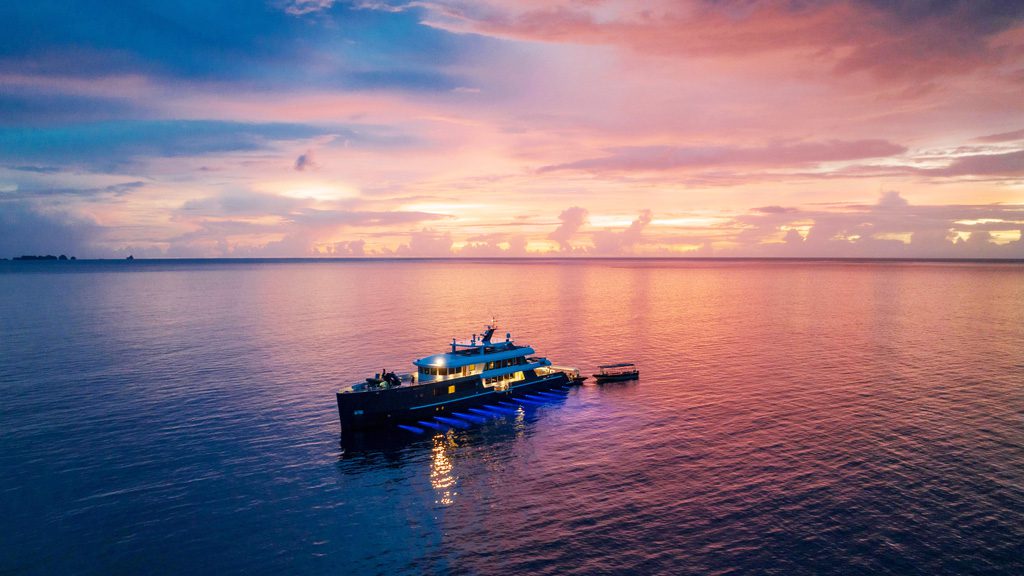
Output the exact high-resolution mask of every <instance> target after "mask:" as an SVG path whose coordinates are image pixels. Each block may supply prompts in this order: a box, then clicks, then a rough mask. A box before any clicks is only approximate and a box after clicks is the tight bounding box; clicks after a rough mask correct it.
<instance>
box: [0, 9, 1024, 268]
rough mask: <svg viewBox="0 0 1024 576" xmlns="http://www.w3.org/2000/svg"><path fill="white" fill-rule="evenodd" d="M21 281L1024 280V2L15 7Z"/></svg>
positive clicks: (7, 40)
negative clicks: (472, 270) (679, 259)
mask: <svg viewBox="0 0 1024 576" xmlns="http://www.w3.org/2000/svg"><path fill="white" fill-rule="evenodd" d="M0 19H2V20H0V21H2V24H0V27H2V30H3V33H2V34H0V257H7V258H10V257H12V256H17V255H20V254H45V253H53V254H59V253H67V254H69V255H71V254H74V255H77V256H78V257H80V258H83V257H124V256H126V255H128V254H134V255H135V256H136V257H263V256H267V257H279V256H287V257H298V256H333V257H348V256H371V257H374V256H375V257H382V256H452V255H455V256H471V257H478V256H533V255H538V256H557V255H573V256H617V255H636V256H851V257H1016V258H1024V240H1022V239H1021V230H1022V229H1024V3H1022V2H1010V1H1000V0H977V1H954V0H931V1H929V0H895V1H891V2H890V1H883V0H858V1H854V0H850V1H819V2H814V1H798V0H789V1H769V0H766V1H757V0H693V1H673V2H658V1H652V2H620V1H611V0H609V1H601V0H575V1H559V0H553V1H543V2H541V1H533V0H517V1H497V0H494V1H484V2H448V1H446V0H439V1H427V2H415V1H414V2H408V3H405V2H389V1H368V2H354V3H346V2H334V1H332V0H244V1H243V0H239V1H233V2H212V1H211V2H207V1H199V2H165V3H150V2H138V1H125V2H117V1H111V0H102V1H95V2H90V1H78V2H67V1H62V2H51V1H48V0H37V1H33V2H4V3H3V4H2V5H0Z"/></svg>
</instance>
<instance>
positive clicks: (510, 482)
mask: <svg viewBox="0 0 1024 576" xmlns="http://www.w3.org/2000/svg"><path fill="white" fill-rule="evenodd" d="M1022 303H1024V266H1022V265H1021V264H993V263H959V264H957V263H934V262H933V263H893V262H759V261H747V262H735V261H684V262H672V261H630V260H610V261H568V262H552V261H542V262H514V261H513V262H494V261H479V262H472V261H470V262H461V261H460V262H450V261H447V262H446V261H441V262H429V261H427V262H415V261H413V262H373V261H368V262H276V263H275V262H271V263H266V262H264V263H257V262H248V263H246V262H231V263H226V262H222V263H218V262H188V261H184V262H170V263H168V262H163V263H161V262H146V261H136V262H134V263H131V264H126V263H122V262H110V263H90V262H78V263H66V262H65V263H46V262H41V263H11V262H0V331H2V332H0V333H2V335H3V337H2V338H0V358H2V360H3V362H2V364H0V394H2V397H3V399H4V400H3V402H0V423H2V426H0V447H2V449H0V495H2V497H0V518H2V520H0V522H2V524H0V533H2V534H4V538H3V539H2V540H0V573H17V574H21V573H54V572H68V573H94V574H108V573H125V572H133V573H135V572H143V573H167V574H180V573H189V572H209V573H240V572H247V573H253V572H256V573H281V572H287V573H323V572H336V573H337V572H340V573H345V574H376V573H381V574H395V573H409V574H419V573H466V574H486V573H495V572H498V571H502V572H508V573H542V574H543V573H547V574H573V573H578V574H593V573H621V572H627V571H629V572H634V573H655V572H669V573H700V574H707V573H730V572H732V573H780V574H823V573H824V574H827V573H833V574H849V573H889V574H914V573H918V574H936V573H964V574H966V573H1004V574H1011V573H1021V572H1024V561H1022V557H1024V555H1022V554H1021V547H1020V546H1021V545H1020V542H1022V541H1024V435H1022V433H1021V430H1022V428H1021V422H1022V417H1024V393H1022V389H1024V352H1022V350H1024V305H1022ZM492 315H494V316H496V317H497V318H498V321H499V323H501V324H502V325H503V326H504V327H507V328H508V329H510V330H511V331H512V333H513V336H514V337H515V338H516V339H517V340H518V341H521V342H525V343H529V344H531V345H532V346H534V348H535V349H536V350H537V352H538V354H540V355H546V356H549V357H550V358H551V359H552V360H554V361H556V362H557V363H563V364H570V365H578V366H580V367H582V368H584V370H585V371H586V372H590V371H591V370H592V369H593V368H594V367H595V366H596V365H597V364H600V363H603V362H605V361H616V360H629V361H636V362H637V363H638V364H639V365H640V367H641V370H642V378H641V380H640V381H639V382H633V383H620V384H612V385H604V386H595V385H588V386H584V387H581V388H578V389H575V390H574V391H573V392H572V393H571V394H570V395H569V397H568V398H567V399H566V400H564V401H559V402H554V403H552V404H550V405H548V406H544V407H539V408H538V407H529V408H527V409H526V410H525V411H523V412H521V413H519V414H516V415H507V416H502V417H495V418H491V419H489V421H488V422H487V423H485V424H481V425H475V426H473V427H472V428H471V429H469V430H453V431H448V432H445V433H440V432H438V433H435V432H434V431H429V433H425V434H424V435H422V436H415V435H411V434H409V433H406V432H401V431H392V433H391V434H372V435H369V437H366V438H364V439H363V442H361V443H360V444H359V445H356V446H350V447H348V448H347V449H346V450H345V451H344V452H343V451H342V447H341V446H340V445H339V435H338V422H337V415H336V412H335V411H336V407H335V404H334V398H333V392H334V390H335V389H336V388H338V387H339V386H340V385H342V384H348V383H351V382H353V381H356V380H359V379H361V378H362V377H364V376H365V375H366V374H370V373H373V372H375V371H379V370H380V369H381V368H388V369H399V370H401V369H407V368H408V367H409V366H410V365H409V364H408V362H410V361H411V360H412V359H413V358H415V357H418V356H423V355H426V354H430V353H435V352H438V351H442V350H443V349H444V347H445V345H446V343H447V342H449V341H450V339H451V337H452V336H459V337H463V336H468V335H469V334H470V333H472V332H478V331H479V329H480V327H481V324H482V323H483V322H484V321H486V320H487V319H489V318H490V317H491V316H492Z"/></svg>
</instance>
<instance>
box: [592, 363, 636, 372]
mask: <svg viewBox="0 0 1024 576" xmlns="http://www.w3.org/2000/svg"><path fill="white" fill-rule="evenodd" d="M633 366H636V364H633V363H632V362H621V363H619V364H604V365H603V366H598V368H600V369H602V370H604V369H606V368H632V367H633Z"/></svg>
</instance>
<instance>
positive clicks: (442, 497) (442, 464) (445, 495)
mask: <svg viewBox="0 0 1024 576" xmlns="http://www.w3.org/2000/svg"><path fill="white" fill-rule="evenodd" d="M453 447H454V443H453V442H452V441H451V440H450V439H449V438H448V437H447V436H445V435H444V434H437V435H435V436H434V447H433V449H432V454H431V457H430V485H431V486H433V487H434V490H436V491H437V499H436V500H434V502H435V503H436V504H440V505H442V506H449V505H451V504H453V503H454V502H455V497H456V496H457V495H458V492H456V491H455V483H456V479H455V475H454V474H453V473H452V461H451V457H450V456H449V454H448V450H449V449H450V448H453Z"/></svg>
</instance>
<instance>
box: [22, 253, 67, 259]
mask: <svg viewBox="0 0 1024 576" xmlns="http://www.w3.org/2000/svg"><path fill="white" fill-rule="evenodd" d="M14 260H77V258H75V257H74V256H72V257H70V258H68V257H67V256H66V255H64V254H61V255H60V256H54V255H53V254H47V255H46V256H33V255H24V256H15V257H14Z"/></svg>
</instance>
